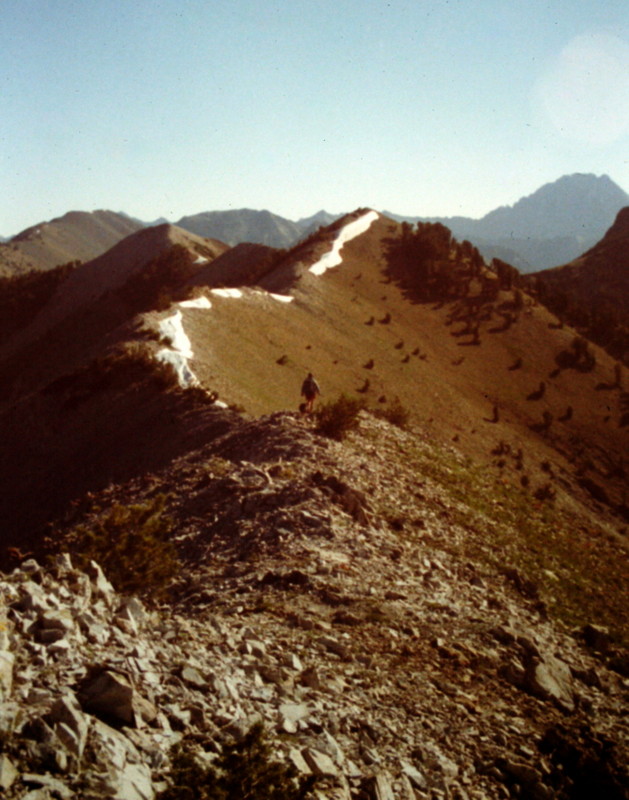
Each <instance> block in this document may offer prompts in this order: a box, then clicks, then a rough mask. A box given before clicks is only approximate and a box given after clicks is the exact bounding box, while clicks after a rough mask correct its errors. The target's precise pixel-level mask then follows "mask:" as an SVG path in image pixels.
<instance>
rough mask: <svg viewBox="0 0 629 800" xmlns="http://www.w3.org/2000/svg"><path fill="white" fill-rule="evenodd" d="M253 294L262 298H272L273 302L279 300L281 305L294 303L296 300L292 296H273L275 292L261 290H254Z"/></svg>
mask: <svg viewBox="0 0 629 800" xmlns="http://www.w3.org/2000/svg"><path fill="white" fill-rule="evenodd" d="M252 293H253V294H260V295H262V297H272V298H273V300H277V301H278V302H279V303H292V302H293V300H294V299H295V298H294V297H292V296H291V295H290V294H273V292H264V291H260V289H254V290H253V292H252Z"/></svg>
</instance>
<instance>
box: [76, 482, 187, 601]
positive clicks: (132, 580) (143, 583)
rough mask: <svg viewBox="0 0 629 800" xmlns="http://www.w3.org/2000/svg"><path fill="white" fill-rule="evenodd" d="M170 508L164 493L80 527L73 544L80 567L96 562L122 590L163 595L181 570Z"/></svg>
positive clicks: (116, 508) (114, 509)
mask: <svg viewBox="0 0 629 800" xmlns="http://www.w3.org/2000/svg"><path fill="white" fill-rule="evenodd" d="M165 504H166V497H165V495H162V494H160V495H157V496H156V497H154V498H152V499H150V500H147V501H146V502H145V503H140V504H137V505H129V506H124V505H121V504H119V503H116V505H114V506H112V507H111V508H110V509H109V510H108V511H107V513H106V514H105V515H104V516H101V517H99V518H97V519H95V520H93V521H91V522H90V523H84V524H82V525H79V526H77V527H76V528H75V529H74V530H73V531H71V533H70V535H69V537H68V540H69V543H70V545H71V547H72V552H73V558H74V559H75V560H76V562H77V564H78V566H79V567H84V566H86V565H87V564H88V563H89V562H90V561H92V560H93V561H96V562H97V563H98V564H100V566H101V567H102V568H103V570H104V572H105V574H106V575H107V577H108V578H109V580H110V581H111V582H112V584H113V585H114V588H115V589H116V590H117V591H120V592H138V593H142V594H151V595H154V596H161V595H163V594H164V591H165V589H166V587H167V585H168V583H169V581H170V580H171V578H173V577H174V576H175V575H176V574H177V573H178V571H179V562H178V560H177V555H176V550H175V546H174V545H173V544H172V542H170V541H168V537H169V535H170V533H171V532H172V529H173V522H172V520H171V519H170V518H169V517H168V516H167V515H166V514H165V513H164V507H165Z"/></svg>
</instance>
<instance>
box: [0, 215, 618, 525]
mask: <svg viewBox="0 0 629 800" xmlns="http://www.w3.org/2000/svg"><path fill="white" fill-rule="evenodd" d="M358 217H360V214H356V215H353V216H350V217H348V218H346V219H345V220H342V221H340V222H339V223H338V224H336V225H335V226H333V227H332V228H331V229H327V230H324V231H323V232H321V233H320V234H318V235H317V236H314V237H312V238H311V240H309V241H308V242H306V243H305V244H303V245H301V246H299V247H298V248H295V249H294V250H293V251H289V253H285V254H280V255H279V256H278V259H279V260H278V263H277V265H276V266H275V267H273V268H272V270H271V271H270V272H269V273H267V274H266V275H263V276H261V277H259V280H258V281H257V282H258V283H260V284H261V285H262V286H263V287H264V288H265V289H266V290H271V291H264V290H260V289H255V288H251V287H243V288H242V290H241V292H234V291H231V292H228V291H220V290H216V289H214V290H212V289H209V288H208V289H206V290H203V289H202V287H197V288H196V289H195V291H197V292H202V293H203V294H204V296H205V297H206V302H207V303H209V304H210V305H211V308H203V307H190V306H183V307H182V306H173V307H171V308H170V309H168V310H164V311H156V310H151V311H144V313H143V315H142V317H138V318H136V319H135V321H132V322H130V321H129V319H130V318H129V314H130V313H131V312H132V311H133V308H134V307H133V306H132V305H129V303H128V296H127V295H125V293H124V292H122V294H121V288H122V287H121V283H122V282H123V278H124V277H127V278H129V276H130V275H131V276H132V275H133V273H134V269H135V267H134V265H136V266H137V262H136V260H135V257H136V255H137V252H138V251H139V250H141V251H142V252H143V253H144V254H146V249H145V248H144V247H142V248H139V247H138V241H139V239H140V237H151V236H152V237H155V236H163V237H165V238H166V239H167V240H168V241H169V242H171V241H173V240H177V241H181V238H178V237H182V236H184V237H186V236H187V234H183V233H182V232H177V231H176V229H173V228H169V227H168V226H162V229H161V230H160V229H154V230H153V231H152V232H151V231H142V232H140V233H139V234H136V235H135V236H134V237H131V240H130V241H129V240H128V241H127V242H126V243H122V244H121V245H120V246H119V248H120V249H119V250H118V253H119V254H120V255H121V256H122V255H125V258H126V261H125V259H123V258H122V257H120V258H114V257H113V255H111V254H110V255H109V256H108V258H107V259H106V260H102V261H101V262H100V264H101V266H103V265H105V264H108V265H110V267H111V271H104V270H103V271H102V272H99V274H98V276H96V266H95V264H96V262H94V263H93V264H92V265H85V266H84V267H83V268H81V269H80V270H78V271H77V273H79V272H80V271H81V270H85V269H86V268H88V267H89V269H90V270H91V271H92V272H93V273H94V276H95V277H94V280H93V281H91V280H87V279H86V278H81V279H80V280H78V279H76V278H75V275H73V276H72V278H73V279H75V280H78V282H77V283H75V284H74V285H73V286H71V287H69V289H68V291H67V294H66V295H64V298H63V299H61V298H59V299H58V303H57V305H56V306H54V308H56V309H57V311H56V312H55V313H57V314H59V317H57V319H59V320H60V321H59V322H58V323H57V324H55V325H54V326H52V327H49V328H48V330H49V333H48V334H47V337H46V341H45V342H44V341H43V340H41V339H40V340H38V341H37V342H36V341H35V340H34V339H32V340H31V344H30V345H29V346H28V347H24V348H22V349H20V350H19V351H18V350H15V351H14V357H13V360H11V361H9V362H6V363H5V365H4V368H3V374H4V375H7V374H8V375H9V376H10V377H11V379H12V384H11V385H12V387H13V388H12V393H11V395H10V396H11V398H12V400H11V402H12V404H13V408H12V409H11V410H10V411H7V412H6V413H5V415H4V417H3V420H2V424H1V425H0V432H1V430H5V431H6V430H12V429H14V428H16V427H17V426H18V424H19V419H20V415H21V414H24V415H25V416H26V417H27V418H28V419H29V420H31V421H30V422H28V425H27V428H28V427H30V428H31V429H32V430H33V431H34V432H35V433H33V436H35V438H36V439H38V437H39V434H38V433H37V431H38V429H39V426H43V427H44V428H45V429H52V430H53V431H55V430H59V421H58V420H59V416H58V415H59V414H60V413H61V412H60V409H63V410H64V411H63V414H64V415H66V414H67V417H66V416H64V417H63V418H64V424H63V426H62V428H61V430H63V436H64V437H65V436H69V437H70V438H72V437H73V435H75V436H76V437H77V438H78V439H80V441H77V442H76V443H74V444H73V445H71V446H72V447H76V448H77V449H76V452H77V453H78V452H80V453H83V454H84V453H86V452H89V450H90V448H91V447H95V448H100V447H101V446H102V445H101V443H100V436H99V424H98V414H96V415H95V416H90V419H92V420H93V421H92V423H91V427H89V426H88V428H86V427H85V426H84V425H83V426H77V427H76V429H75V428H74V426H73V424H72V420H73V414H74V411H73V408H74V406H73V403H74V401H73V400H72V397H73V396H74V395H73V394H72V392H70V394H69V395H68V396H67V397H66V396H65V394H64V392H63V391H61V393H60V394H59V393H58V394H57V395H55V397H56V398H57V400H56V403H57V405H55V404H53V407H52V408H51V407H50V406H49V404H48V403H42V404H39V401H38V400H37V395H32V396H30V397H29V398H28V399H26V395H31V393H32V392H33V390H35V389H37V387H40V388H41V387H45V386H46V384H50V383H51V382H54V381H55V379H56V378H59V377H61V376H63V375H64V374H71V373H73V372H76V371H77V370H79V373H77V374H81V373H80V369H82V368H83V367H82V365H84V364H85V363H87V361H89V359H93V358H95V357H96V356H99V355H102V354H103V353H104V352H105V351H106V348H107V347H112V346H114V345H115V346H116V347H118V348H120V347H121V346H122V347H128V346H129V345H128V344H127V345H125V342H127V343H131V342H132V341H133V340H135V344H134V345H133V346H134V347H135V348H136V350H137V348H138V347H140V349H141V352H143V353H153V354H154V356H155V355H157V353H158V351H159V350H160V349H162V350H163V349H164V348H166V350H168V349H169V345H168V343H167V342H166V343H164V342H158V341H157V340H158V339H159V338H160V336H162V333H161V331H160V324H161V323H162V322H163V321H164V319H167V318H169V317H172V316H173V314H174V313H175V312H176V313H177V314H180V315H181V323H182V326H183V330H184V331H185V334H186V335H187V336H188V337H189V339H190V346H191V349H192V352H193V358H192V359H191V360H190V366H191V368H192V370H193V372H194V374H195V375H196V378H197V379H198V380H199V381H200V383H201V385H202V386H203V387H205V388H207V389H208V390H210V391H217V392H218V393H219V396H220V397H221V398H222V399H223V400H225V401H226V402H227V403H230V404H235V405H236V406H240V407H243V408H244V409H246V411H247V412H249V413H251V414H254V415H258V414H262V413H268V412H272V411H277V410H285V409H288V410H295V409H296V408H297V405H298V403H299V401H300V398H299V387H300V385H301V381H302V380H303V377H304V375H305V373H306V372H307V371H310V370H311V371H313V372H314V373H315V375H316V377H317V378H318V380H319V381H320V383H321V385H322V388H323V398H322V399H323V400H324V401H329V400H333V399H335V398H336V397H337V396H338V395H339V394H340V393H346V394H348V395H352V396H355V397H359V398H362V399H363V400H364V401H365V402H366V403H367V405H368V407H370V408H371V409H375V410H386V409H387V408H389V407H390V406H391V404H392V402H393V401H394V400H395V399H396V398H398V399H399V401H400V402H401V403H402V404H403V405H404V406H405V407H406V408H407V409H408V410H409V411H410V412H411V415H412V421H413V424H418V425H421V426H422V427H423V428H424V429H425V430H426V431H427V432H428V433H429V435H431V436H433V437H435V440H436V441H439V442H450V443H454V444H455V446H456V448H457V449H458V451H459V452H460V453H462V454H464V455H466V456H468V457H471V458H473V459H474V460H475V462H477V463H481V464H485V465H494V466H497V468H498V469H499V470H501V471H502V472H503V473H504V479H505V481H507V482H508V483H510V484H513V485H514V486H521V487H523V488H524V489H526V491H528V492H529V493H530V496H531V498H534V497H535V493H538V494H540V496H544V494H545V493H548V492H550V493H551V494H557V496H558V497H559V498H560V499H561V502H563V503H564V504H566V505H568V506H574V507H575V508H578V509H579V513H580V514H582V515H584V518H586V517H587V516H588V515H590V514H596V513H599V512H600V513H614V514H620V515H621V516H622V515H623V514H624V515H626V514H627V501H626V494H625V492H626V475H625V472H624V463H623V458H624V457H625V454H626V452H627V445H628V444H629V442H628V433H627V432H628V430H629V428H628V427H627V426H626V425H625V426H623V425H622V424H621V423H623V419H624V418H623V412H622V407H621V401H622V397H623V395H622V388H623V383H622V381H623V378H624V374H623V373H622V371H621V372H618V370H617V368H616V365H615V362H614V361H613V360H612V359H611V358H610V357H609V356H607V355H606V354H605V353H604V352H602V351H601V350H600V349H599V348H597V347H595V346H593V345H591V344H587V343H584V342H581V341H580V340H577V339H576V334H575V332H574V331H573V330H570V329H568V328H566V327H564V328H560V327H559V326H558V325H557V323H556V318H555V317H553V315H551V314H550V313H549V312H548V311H547V310H546V309H544V308H543V307H541V306H540V305H538V304H536V303H535V301H534V300H533V299H532V298H530V297H528V296H527V295H525V294H522V293H521V292H519V291H518V290H515V289H510V288H507V284H506V283H505V286H504V287H503V288H502V289H501V288H500V286H499V285H498V280H497V277H496V275H495V274H494V273H491V272H489V271H487V270H486V268H485V267H484V266H481V262H480V261H479V260H478V256H477V254H476V253H475V251H474V250H473V249H470V248H467V249H466V248H465V247H461V246H460V245H458V244H457V243H456V242H454V241H451V240H450V238H449V233H448V232H447V230H446V229H445V228H443V226H428V227H427V228H426V231H425V235H426V236H427V237H428V238H427V239H426V241H420V240H419V239H418V240H417V241H415V240H414V239H413V238H412V237H411V240H410V241H411V242H415V244H414V245H413V246H414V247H415V248H416V251H412V252H414V253H415V255H414V258H419V255H421V252H424V251H425V252H424V255H425V253H427V252H428V253H429V254H430V256H431V257H430V258H429V259H428V261H426V262H425V263H424V262H423V261H418V262H417V264H418V265H419V266H417V268H415V267H414V266H413V265H414V264H415V262H414V261H413V260H412V259H411V260H410V261H409V260H408V259H407V260H406V261H404V259H400V255H399V245H400V243H401V242H404V241H405V239H404V237H405V236H406V237H408V236H409V230H408V227H405V226H404V225H398V224H396V223H394V222H393V221H391V220H389V219H387V218H384V217H382V216H379V217H378V218H377V220H376V221H375V222H374V223H373V224H372V225H371V226H370V227H369V229H368V230H367V231H366V232H364V233H362V234H361V235H359V236H358V237H357V238H355V239H353V240H352V241H349V242H348V243H346V244H345V245H344V247H343V248H342V250H341V256H342V263H341V264H340V265H338V266H336V267H333V268H331V269H329V270H327V271H326V272H325V273H324V274H322V275H315V274H313V273H312V272H310V267H311V266H312V265H313V264H315V263H316V262H317V261H318V260H319V258H321V256H322V255H324V254H325V253H326V252H327V251H328V250H329V249H330V247H331V245H332V243H333V241H334V238H335V236H336V235H337V234H338V232H339V231H340V230H342V229H343V226H344V225H346V224H348V222H351V221H353V220H355V219H357V218H358ZM444 231H445V233H444ZM422 235H423V234H422ZM430 237H433V238H434V241H433V240H432V239H431V238H430ZM420 239H421V237H420ZM186 241H187V242H190V239H186ZM201 241H202V240H201ZM191 246H192V247H193V248H194V247H195V246H201V245H200V244H199V243H198V242H197V243H196V245H195V244H192V245H191ZM204 246H207V245H204ZM422 248H424V250H422ZM431 248H432V249H431ZM219 249H220V248H219ZM112 252H113V251H112ZM405 252H406V251H405ZM396 254H397V255H396ZM125 264H126V266H124V265H125ZM422 264H424V266H425V265H426V264H428V266H429V268H426V270H427V271H425V272H426V274H425V275H424V277H423V278H422V280H421V281H419V280H418V275H419V276H421V275H423V272H422V270H423V269H424V267H423V266H421V265H422ZM197 266H198V267H199V269H206V267H204V266H202V265H201V266H199V265H197ZM234 269H235V270H236V271H237V270H238V269H239V266H238V264H237V263H236V264H234ZM102 275H106V277H102ZM507 283H508V281H507ZM94 284H96V285H97V286H98V291H97V292H95V294H94V297H96V296H97V295H98V292H105V291H107V294H106V297H105V298H104V299H101V301H100V302H99V303H97V304H95V305H93V306H90V305H89V303H88V302H87V301H88V300H90V299H92V296H91V295H90V293H89V292H90V290H91V289H92V287H93V286H94ZM124 285H126V284H124ZM116 287H118V288H117V289H116ZM139 288H141V287H139ZM137 289H138V287H137V286H136V287H135V290H137ZM135 290H134V291H135ZM287 292H290V294H287ZM440 293H441V295H443V296H442V297H441V299H439V298H438V297H437V296H436V295H439V294H440ZM66 297H67V299H66ZM288 297H292V301H291V302H286V300H287V298H288ZM427 298H430V299H427ZM64 304H67V305H65V307H66V308H68V309H69V310H70V312H71V313H70V315H69V316H66V317H64V318H63V319H61V317H62V316H63V315H61V313H60V309H62V308H64ZM79 308H82V309H83V310H82V311H81V310H77V309H79ZM138 310H139V311H143V310H144V309H142V308H138V307H135V311H138ZM42 313H43V312H42ZM47 313H48V312H47ZM50 313H51V312H50ZM138 340H139V341H140V344H138ZM142 342H143V343H142ZM5 385H6V384H5ZM64 385H65V384H63V383H62V384H61V386H62V388H63V386H64ZM90 385H91V384H88V387H87V388H85V389H82V390H81V392H80V393H79V394H80V396H81V397H82V398H83V397H85V398H87V397H89V396H90V391H91V390H90V388H89V386H90ZM117 391H118V389H116V388H115V386H114V387H113V388H112V387H110V386H109V385H108V384H107V383H106V382H105V383H104V384H102V383H98V382H97V383H96V384H95V386H94V392H95V393H96V394H97V395H98V397H100V396H101V395H104V397H105V399H102V400H99V399H98V397H96V398H94V399H93V402H94V403H100V402H102V403H104V405H105V406H106V405H108V404H109V403H110V404H111V405H112V407H113V406H115V404H116V402H117V401H116V393H117ZM112 392H113V395H112V396H111V397H110V393H112ZM107 398H109V399H107ZM5 401H6V397H5ZM90 402H92V401H90ZM23 403H26V405H23ZM68 403H69V405H68ZM5 407H6V406H5ZM20 409H22V410H20ZM33 409H40V411H37V412H36V413H35V412H33ZM125 413H126V416H128V418H129V419H130V420H133V421H134V423H133V424H137V425H138V426H139V428H140V431H139V432H138V435H139V436H142V435H145V436H146V438H147V440H148V441H151V439H152V438H153V437H154V436H155V431H154V430H153V429H151V430H148V429H147V430H146V431H145V433H144V434H142V433H141V431H142V430H143V429H144V421H143V415H142V411H141V408H138V409H137V410H132V409H131V407H129V408H128V409H127V411H126V412H125ZM189 424H190V426H191V427H192V428H194V425H195V424H196V423H195V422H194V415H192V416H191V417H190V420H189ZM73 430H76V434H72V431H73ZM160 435H162V434H160ZM163 435H164V436H166V437H167V436H168V433H167V429H166V431H165V432H164V433H163ZM27 438H28V437H27ZM10 441H13V442H14V447H15V448H16V450H17V448H18V447H20V452H19V459H20V460H21V463H22V465H23V469H24V470H25V471H27V472H29V474H30V470H31V469H32V470H33V474H34V475H37V474H41V468H40V467H38V466H37V465H38V464H39V459H40V458H41V453H40V451H39V450H37V449H35V450H33V451H32V453H33V455H32V459H33V460H32V463H31V462H30V461H29V458H31V456H28V455H27V454H28V453H29V452H31V451H30V450H29V448H28V447H26V448H25V447H23V446H20V444H19V440H16V439H15V437H13V439H10ZM54 441H55V439H54V436H53V438H52V439H50V440H49V444H50V447H49V452H50V453H51V454H52V453H54V450H55V446H56V445H54ZM64 446H65V445H64ZM67 446H70V445H67ZM115 450H116V449H115V448H114V451H113V453H115ZM496 453H499V454H502V456H501V455H496ZM7 454H8V455H7V459H8V460H7V462H6V465H5V468H6V472H7V473H8V472H10V470H11V463H15V461H16V460H17V459H18V453H17V452H14V453H13V454H11V452H10V448H9V449H8V450H7ZM119 457H120V461H121V463H123V462H124V463H126V460H127V454H126V453H125V452H124V449H123V450H122V451H121V452H120V456H119ZM115 461H116V459H115V457H114V456H113V455H112V460H111V461H110V462H108V464H109V466H108V467H107V470H105V471H102V470H101V471H98V470H96V472H97V473H98V476H97V475H96V472H95V473H94V474H93V475H92V480H93V482H94V486H95V487H96V486H97V485H102V484H103V482H106V481H107V480H108V479H109V478H110V477H111V476H113V475H115V474H116V466H115ZM54 463H55V457H54V455H51V464H52V465H54ZM140 469H141V468H140V466H139V465H138V471H140ZM3 472H4V470H3ZM125 474H126V473H125ZM0 477H2V476H1V475H0ZM9 483H10V484H11V485H15V479H14V478H11V479H10V481H9ZM28 485H29V486H30V491H31V492H32V493H34V494H37V492H36V486H37V481H36V480H35V482H33V481H30V482H29V484H28ZM86 488H87V487H86V485H85V483H84V482H79V483H77V484H76V485H73V482H72V480H70V479H68V481H67V484H66V486H65V489H64V492H63V493H62V494H63V496H64V497H65V498H70V497H72V496H78V495H80V494H81V492H83V491H85V490H86ZM21 496H22V495H21ZM7 497H9V500H8V502H9V506H10V507H11V509H13V510H12V511H11V512H10V513H11V514H13V515H17V516H19V515H20V513H21V510H20V504H19V503H18V504H16V503H12V502H11V500H10V493H9V494H8V495H7ZM22 499H23V496H22ZM58 505H59V504H55V509H56V510H57V508H58ZM47 515H48V516H50V510H49V509H47V508H46V504H45V503H42V504H41V506H40V507H39V508H38V509H37V516H38V517H39V518H41V519H44V518H46V516H47Z"/></svg>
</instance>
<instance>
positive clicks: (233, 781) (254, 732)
mask: <svg viewBox="0 0 629 800" xmlns="http://www.w3.org/2000/svg"><path fill="white" fill-rule="evenodd" d="M171 780H172V785H171V786H170V788H169V789H166V791H164V792H162V793H161V794H160V795H159V798H160V800H304V798H306V797H307V796H308V792H309V790H310V788H311V786H312V784H313V782H314V779H313V778H299V777H298V776H297V771H296V770H295V769H294V767H293V766H292V765H290V766H285V765H284V764H281V763H280V762H279V761H274V760H273V759H272V757H271V748H270V746H269V744H268V743H267V741H266V739H265V736H264V729H263V727H262V725H261V724H259V723H258V724H256V725H254V726H253V727H252V728H251V729H250V730H249V732H248V733H247V734H245V736H244V737H243V738H242V739H241V740H240V741H238V742H236V743H235V744H230V745H227V746H225V747H224V748H223V752H222V754H221V756H220V757H219V758H217V759H216V761H215V762H214V763H212V764H210V765H209V766H206V765H203V764H201V763H200V762H199V760H198V759H197V758H195V755H194V753H192V752H191V751H190V750H186V749H185V747H184V746H182V745H178V746H177V747H176V748H175V750H174V751H173V754H172V768H171Z"/></svg>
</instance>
